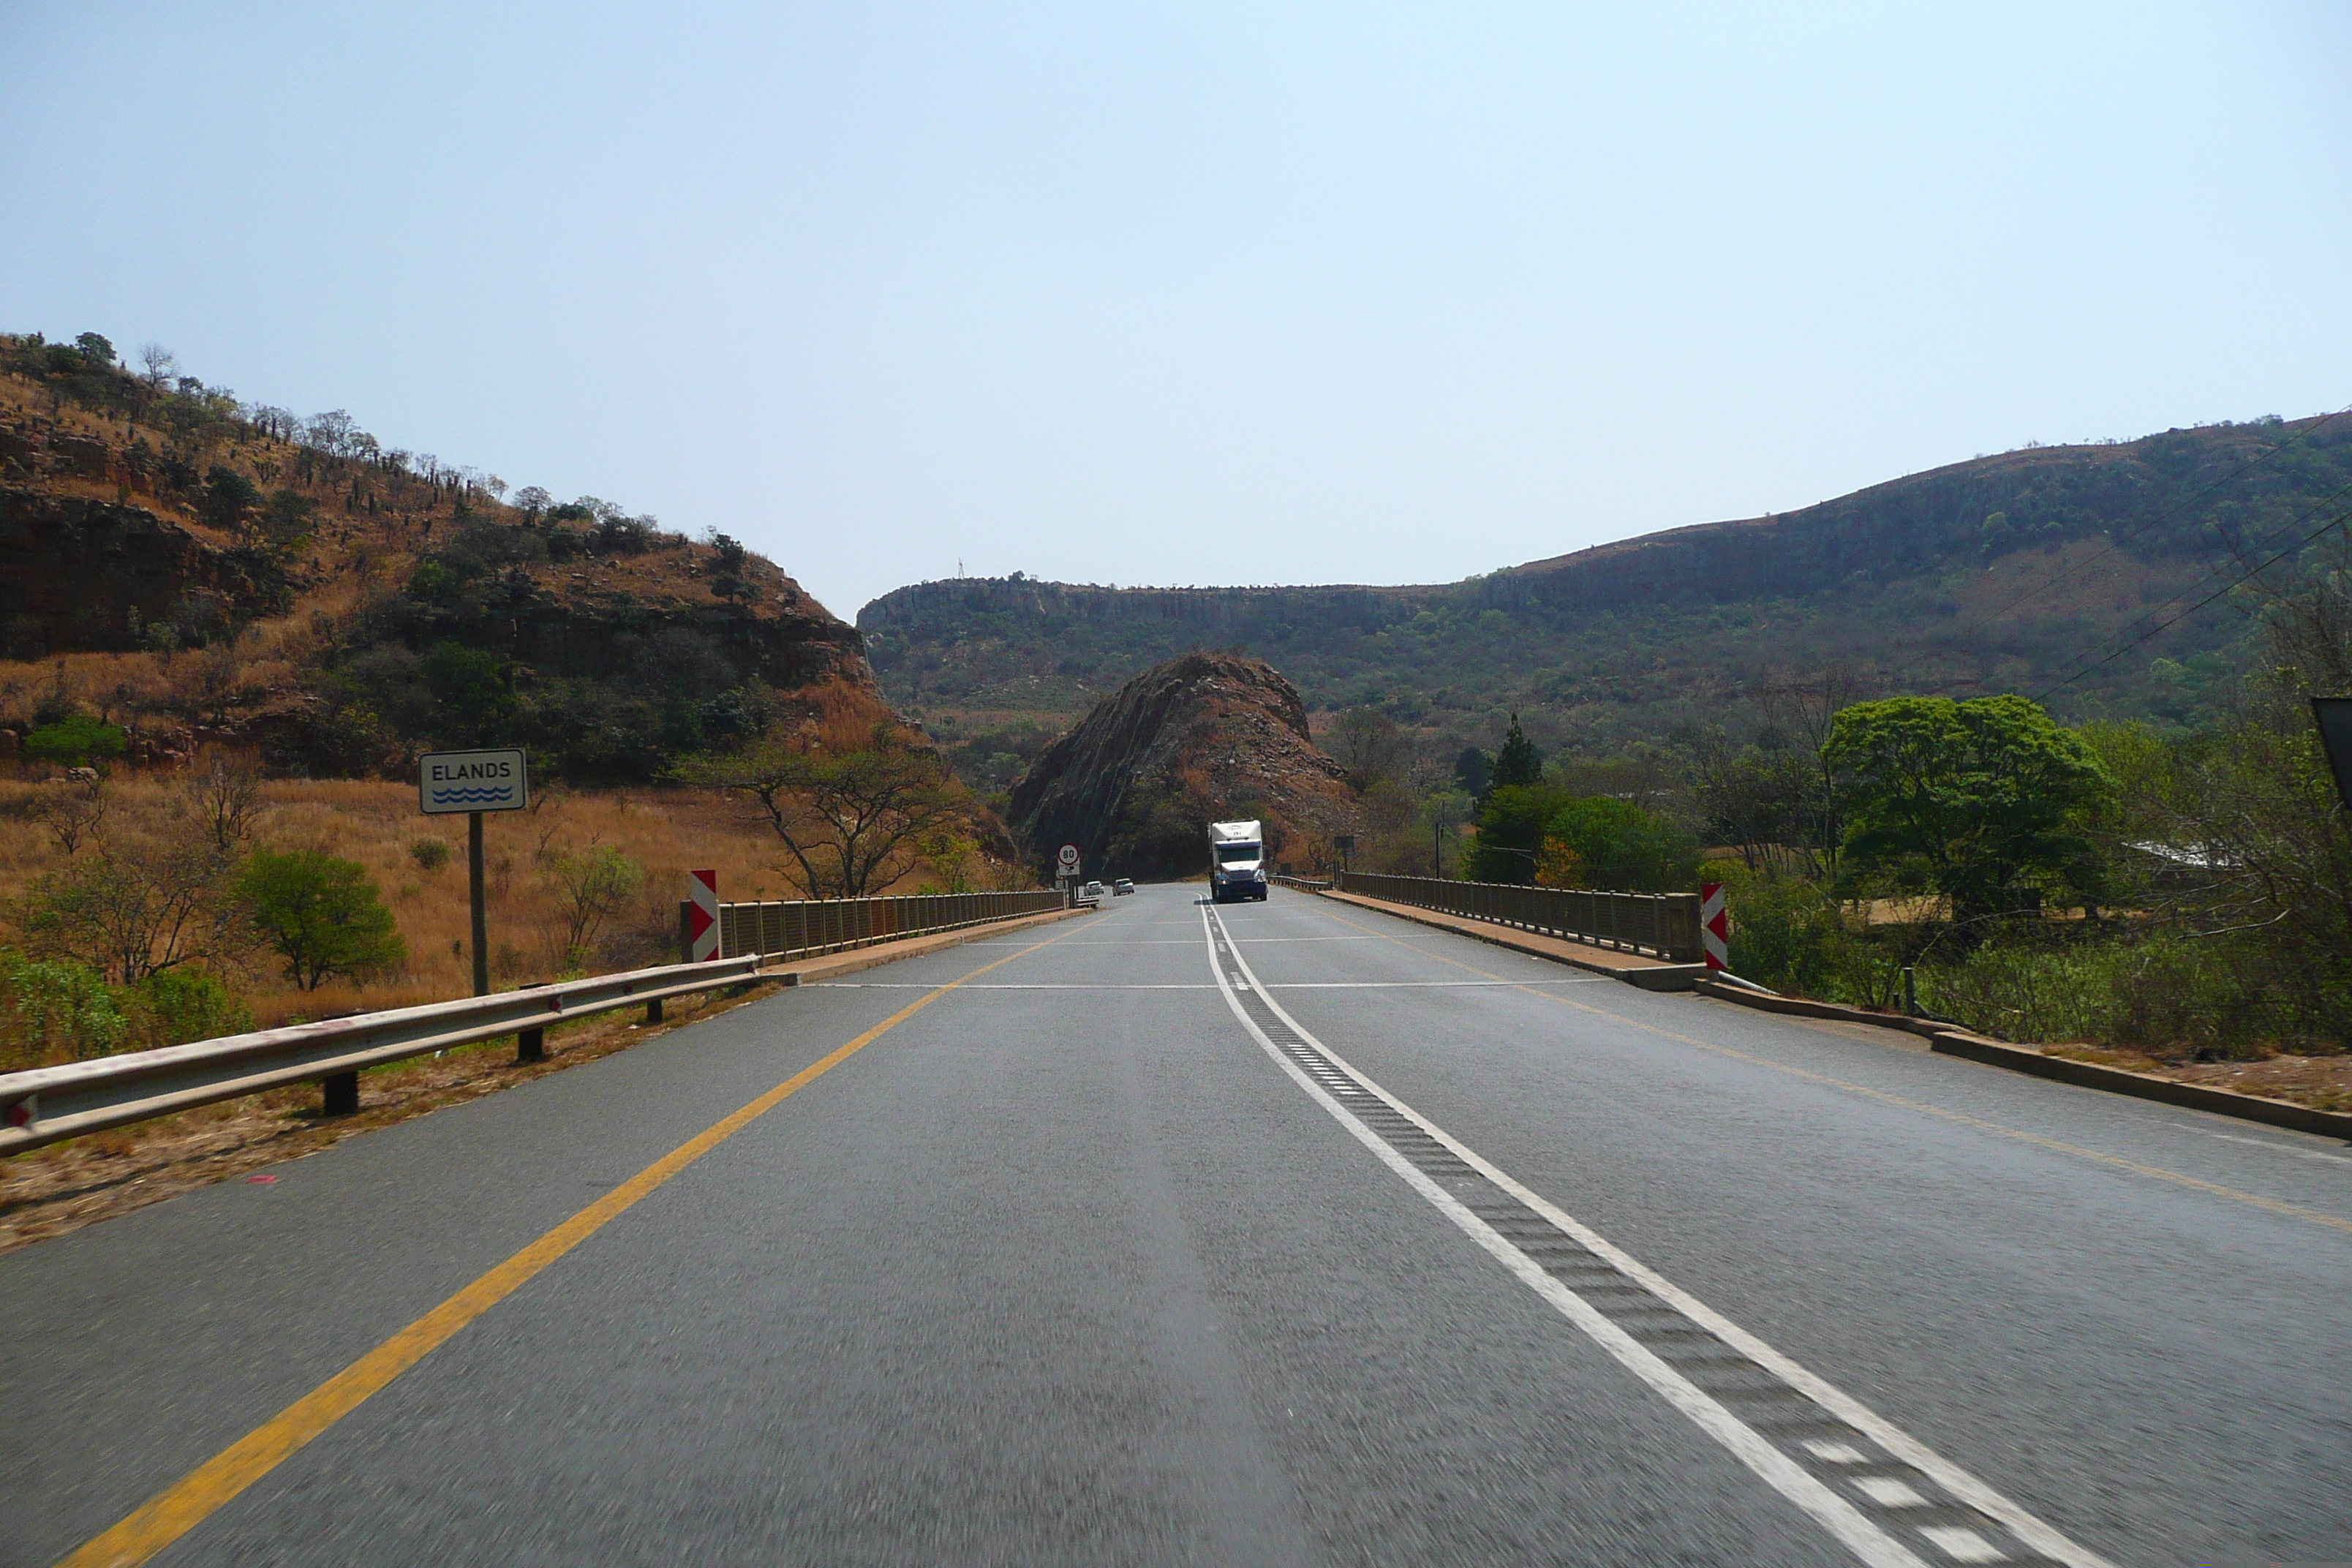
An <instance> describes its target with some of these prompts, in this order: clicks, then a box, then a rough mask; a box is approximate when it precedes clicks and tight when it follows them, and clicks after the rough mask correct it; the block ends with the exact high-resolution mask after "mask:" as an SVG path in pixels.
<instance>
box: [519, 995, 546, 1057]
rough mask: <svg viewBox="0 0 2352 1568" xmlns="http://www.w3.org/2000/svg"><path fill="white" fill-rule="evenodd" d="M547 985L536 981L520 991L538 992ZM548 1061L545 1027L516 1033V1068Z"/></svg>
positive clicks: (521, 1030)
mask: <svg viewBox="0 0 2352 1568" xmlns="http://www.w3.org/2000/svg"><path fill="white" fill-rule="evenodd" d="M546 984H547V982H546V981H544V980H534V981H532V982H531V983H530V984H528V985H525V986H521V987H520V989H521V990H524V991H537V990H539V989H541V987H543V986H544V985H546ZM546 1059H547V1030H546V1029H545V1028H544V1027H541V1028H537V1029H517V1030H516V1031H515V1066H517V1067H522V1066H524V1065H526V1064H528V1063H530V1062H543V1061H545V1060H546Z"/></svg>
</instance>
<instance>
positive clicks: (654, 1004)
mask: <svg viewBox="0 0 2352 1568" xmlns="http://www.w3.org/2000/svg"><path fill="white" fill-rule="evenodd" d="M661 1005H662V999H661V998H660V997H658V996H656V997H655V998H653V1000H651V1001H649V1002H647V1003H646V1023H648V1024H658V1023H660V1022H661V1021H662V1008H661Z"/></svg>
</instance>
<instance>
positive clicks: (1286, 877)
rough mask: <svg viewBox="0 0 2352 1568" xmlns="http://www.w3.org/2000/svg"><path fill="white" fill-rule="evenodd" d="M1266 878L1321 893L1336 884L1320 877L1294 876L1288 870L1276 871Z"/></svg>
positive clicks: (1293, 887) (1310, 891) (1280, 884)
mask: <svg viewBox="0 0 2352 1568" xmlns="http://www.w3.org/2000/svg"><path fill="white" fill-rule="evenodd" d="M1266 880H1267V881H1269V882H1272V883H1275V884H1276V885H1277V886H1279V887H1285V888H1290V889H1295V890H1296V891H1298V892H1301V893H1319V892H1322V891H1324V890H1325V889H1328V888H1330V887H1332V886H1334V884H1333V883H1331V882H1329V881H1327V880H1325V879H1322V878H1319V877H1294V876H1292V875H1291V874H1290V873H1289V872H1287V871H1276V872H1275V873H1273V874H1272V875H1271V876H1269V877H1267V878H1266Z"/></svg>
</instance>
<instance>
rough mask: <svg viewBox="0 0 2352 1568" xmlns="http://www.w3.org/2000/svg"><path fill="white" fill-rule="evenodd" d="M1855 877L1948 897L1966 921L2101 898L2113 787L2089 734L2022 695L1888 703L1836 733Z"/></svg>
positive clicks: (1847, 714)
mask: <svg viewBox="0 0 2352 1568" xmlns="http://www.w3.org/2000/svg"><path fill="white" fill-rule="evenodd" d="M1822 754H1823V757H1824V759H1825V760H1826V761H1827V762H1828V763H1830V765H1831V766H1832V768H1833V769H1834V770H1835V771H1836V775H1837V778H1838V781H1839V786H1840V789H1841V792H1842V793H1843V795H1844V797H1845V802H1846V813H1847V816H1846V833H1845V851H1846V855H1847V858H1848V863H1849V865H1850V867H1851V868H1853V869H1854V870H1857V871H1863V872H1875V873H1878V874H1881V875H1884V876H1886V877H1889V878H1890V879H1892V880H1893V881H1894V882H1895V885H1897V886H1900V887H1906V888H1931V889H1935V890H1936V891H1937V892H1939V893H1942V894H1944V895H1945V896H1946V897H1948V899H1950V900H1951V902H1952V913H1953V915H1954V917H1955V918H1956V919H1958V920H1963V921H1965V920H1971V919H1976V918H1979V917H1982V916H1985V915H1991V914H2001V913H2008V912H2011V911H2015V910H2023V909H2028V908H2032V907H2033V906H2034V905H2035V904H2036V903H2038V902H2039V901H2041V900H2043V899H2045V898H2047V897H2050V896H2053V895H2056V896H2061V897H2080V898H2083V899H2085V900H2096V899H2097V898H2099V897H2100V896H2101V895H2102V892H2103V870H2104V868H2103V866H2102V863H2101V861H2100V858H2099V856H2098V853H2097V851H2096V849H2095V847H2094V846H2093V844H2092V842H2091V839H2090V837H2089V836H2088V833H2087V831H2086V830H2087V828H2088V826H2089V825H2090V823H2091V821H2092V820H2093V818H2094V817H2095V815H2096V814H2097V813H2098V812H2099V811H2101V810H2102V809H2104V808H2105V807H2106V806H2107V805H2109V803H2110V802H2111V801H2112V800H2113V798H2114V795H2115V782H2114V780H2113V779H2112V778H2111V777H2110V776H2109V774H2108V773H2107V770H2106V769H2105V767H2104V766H2103V765H2102V764H2101V763H2100V762H2099V759H2098V757H2097V755H2096V754H2095V752H2093V751H2092V750H2091V748H2090V747H2089V746H2087V745H2085V744H2084V742H2083V740H2082V739H2081V737H2079V736H2077V735H2074V734H2073V733H2072V732H2070V731H2066V730H2063V729H2061V728H2059V726H2058V725H2057V724H2055V723H2053V721H2051V718H2050V716H2049V715H2048V714H2047V713H2045V712H2043V711H2042V709H2041V708H2040V707H2038V706H2037V705H2035V704H2034V703H2032V702H2030V701H2028V700H2026V699H2024V698H2022V697H2016V696H2002V697H1975V698H1970V699H1969V700H1966V701H1958V702H1956V701H1954V700H1952V699H1950V698H1948V697H1891V698H1887V699H1885V700H1883V701H1877V702H1859V703H1856V704H1854V705H1853V707H1850V708H1848V709H1846V710H1843V712H1841V713H1840V714H1839V715H1838V716H1837V721H1836V722H1835V723H1834V724H1833V725H1832V726H1831V729H1830V736H1829V742H1828V744H1827V745H1826V746H1825V747H1824V748H1823V751H1822Z"/></svg>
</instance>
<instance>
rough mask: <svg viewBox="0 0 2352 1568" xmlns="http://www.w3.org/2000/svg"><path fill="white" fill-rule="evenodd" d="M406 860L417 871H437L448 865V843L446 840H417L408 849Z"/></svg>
mask: <svg viewBox="0 0 2352 1568" xmlns="http://www.w3.org/2000/svg"><path fill="white" fill-rule="evenodd" d="M408 858H410V859H412V860H414V861H415V862H416V864H417V867H418V868H419V869H422V870H426V871H438V870H439V869H441V868H442V867H444V866H446V865H447V864H448V863H449V841H448V840H447V839H446V838H419V839H417V840H415V842H414V843H412V844H410V845H409V847H408Z"/></svg>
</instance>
